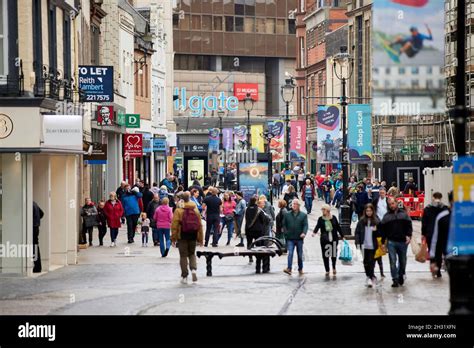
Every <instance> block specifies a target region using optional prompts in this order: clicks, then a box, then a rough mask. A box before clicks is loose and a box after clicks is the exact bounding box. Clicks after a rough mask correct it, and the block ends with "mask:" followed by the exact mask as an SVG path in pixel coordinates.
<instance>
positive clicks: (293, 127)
mask: <svg viewBox="0 0 474 348" xmlns="http://www.w3.org/2000/svg"><path fill="white" fill-rule="evenodd" d="M290 161H306V121H304V120H298V121H291V122H290Z"/></svg>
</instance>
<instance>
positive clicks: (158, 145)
mask: <svg viewBox="0 0 474 348" xmlns="http://www.w3.org/2000/svg"><path fill="white" fill-rule="evenodd" d="M153 151H154V152H165V151H166V139H163V138H153Z"/></svg>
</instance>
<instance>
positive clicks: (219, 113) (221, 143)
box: [217, 109, 227, 180]
mask: <svg viewBox="0 0 474 348" xmlns="http://www.w3.org/2000/svg"><path fill="white" fill-rule="evenodd" d="M224 115H225V112H224V110H222V109H219V110H218V111H217V116H218V117H219V149H220V151H222V152H223V154H224V180H225V175H226V171H227V154H226V150H225V149H224V134H222V132H223V131H224V129H223V127H222V117H224ZM219 157H220V156H218V157H217V158H218V160H217V161H218V163H217V166H218V167H219Z"/></svg>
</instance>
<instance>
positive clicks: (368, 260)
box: [355, 203, 381, 288]
mask: <svg viewBox="0 0 474 348" xmlns="http://www.w3.org/2000/svg"><path fill="white" fill-rule="evenodd" d="M379 225H380V220H379V219H378V217H377V215H375V209H374V206H373V205H372V204H370V203H369V204H367V205H366V206H365V208H364V211H363V214H362V217H361V219H360V220H359V222H358V223H357V227H356V230H355V244H356V246H357V247H359V248H360V249H361V250H362V253H363V256H364V269H365V275H366V276H367V286H368V287H369V288H371V287H372V286H373V285H375V284H376V282H377V278H376V277H375V273H374V269H375V258H374V256H375V251H376V250H377V237H381V235H380V232H379V229H378V227H379ZM380 258H381V257H380Z"/></svg>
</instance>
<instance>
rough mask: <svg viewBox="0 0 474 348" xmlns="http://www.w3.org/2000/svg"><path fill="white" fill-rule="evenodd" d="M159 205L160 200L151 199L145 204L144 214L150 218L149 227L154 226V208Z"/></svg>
mask: <svg viewBox="0 0 474 348" xmlns="http://www.w3.org/2000/svg"><path fill="white" fill-rule="evenodd" d="M159 206H160V201H153V200H152V201H151V202H150V203H148V205H147V206H146V216H147V217H148V218H149V219H150V227H151V228H156V221H155V220H154V219H153V216H154V215H155V210H156V208H158V207H159Z"/></svg>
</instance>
